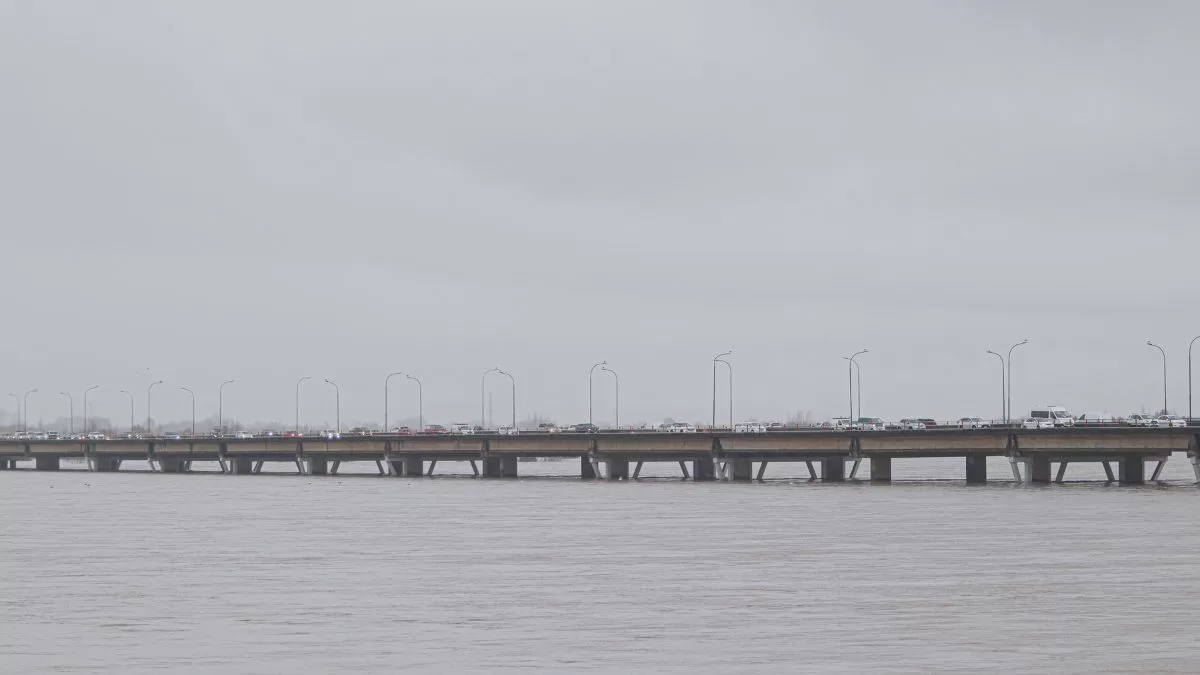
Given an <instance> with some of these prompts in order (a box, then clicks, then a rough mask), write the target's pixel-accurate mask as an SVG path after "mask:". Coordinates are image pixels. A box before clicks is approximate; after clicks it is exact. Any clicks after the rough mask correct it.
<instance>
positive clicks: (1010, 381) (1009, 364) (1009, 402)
mask: <svg viewBox="0 0 1200 675" xmlns="http://www.w3.org/2000/svg"><path fill="white" fill-rule="evenodd" d="M1027 344H1029V340H1021V341H1020V342H1018V343H1017V344H1015V345H1013V346H1011V347H1009V348H1008V366H1007V368H1008V411H1007V412H1006V413H1005V414H1006V415H1008V417H1006V418H1005V420H1004V421H1005V422H1009V421H1012V353H1013V350H1014V349H1016V348H1017V347H1020V346H1021V345H1027Z"/></svg>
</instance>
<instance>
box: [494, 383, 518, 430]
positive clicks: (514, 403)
mask: <svg viewBox="0 0 1200 675" xmlns="http://www.w3.org/2000/svg"><path fill="white" fill-rule="evenodd" d="M496 374H498V375H504V376H505V377H507V378H508V380H509V382H511V383H512V430H513V431H516V429H517V380H516V378H514V377H513V376H512V374H511V373H508V372H505V371H503V370H497V371H496Z"/></svg>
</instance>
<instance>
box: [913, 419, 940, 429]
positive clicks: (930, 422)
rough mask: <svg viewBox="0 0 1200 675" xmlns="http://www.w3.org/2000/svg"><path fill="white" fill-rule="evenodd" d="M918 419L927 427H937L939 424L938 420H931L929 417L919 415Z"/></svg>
mask: <svg viewBox="0 0 1200 675" xmlns="http://www.w3.org/2000/svg"><path fill="white" fill-rule="evenodd" d="M917 420H918V421H920V422H921V423H923V424H924V425H925V428H926V429H936V428H937V425H938V423H937V420H931V419H929V418H928V417H918V418H917Z"/></svg>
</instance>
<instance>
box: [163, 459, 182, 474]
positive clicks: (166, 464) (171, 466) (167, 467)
mask: <svg viewBox="0 0 1200 675" xmlns="http://www.w3.org/2000/svg"><path fill="white" fill-rule="evenodd" d="M184 462H185V460H184V459H183V458H182V457H159V458H158V466H159V468H160V470H161V471H162V472H163V473H186V472H187V469H186V468H184Z"/></svg>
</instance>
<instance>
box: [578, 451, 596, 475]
mask: <svg viewBox="0 0 1200 675" xmlns="http://www.w3.org/2000/svg"><path fill="white" fill-rule="evenodd" d="M579 477H580V478H582V479H584V480H591V479H593V478H595V477H596V469H594V468H592V458H591V457H588V456H587V455H584V456H583V457H580V458H579Z"/></svg>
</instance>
